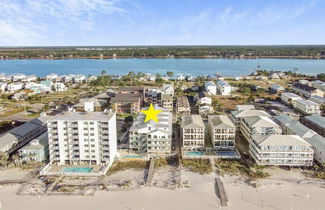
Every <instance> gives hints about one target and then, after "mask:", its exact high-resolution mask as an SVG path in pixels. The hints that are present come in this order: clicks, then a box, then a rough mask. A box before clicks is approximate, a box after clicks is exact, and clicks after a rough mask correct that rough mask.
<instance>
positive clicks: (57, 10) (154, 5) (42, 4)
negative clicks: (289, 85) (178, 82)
mask: <svg viewBox="0 0 325 210" xmlns="http://www.w3.org/2000/svg"><path fill="white" fill-rule="evenodd" d="M286 44H297V45H303V44H325V1H324V0H0V46H94V45H96V46H103V45H105V46H108V45H113V46H117V45H286Z"/></svg>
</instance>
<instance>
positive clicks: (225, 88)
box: [216, 80, 232, 96]
mask: <svg viewBox="0 0 325 210" xmlns="http://www.w3.org/2000/svg"><path fill="white" fill-rule="evenodd" d="M216 85H217V93H218V94H220V95H223V96H228V95H231V89H232V87H231V86H230V85H229V83H228V82H226V81H224V80H218V81H217V84H216Z"/></svg>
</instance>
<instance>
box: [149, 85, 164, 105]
mask: <svg viewBox="0 0 325 210" xmlns="http://www.w3.org/2000/svg"><path fill="white" fill-rule="evenodd" d="M146 96H147V97H146V98H147V102H148V103H149V104H151V103H152V104H157V105H158V106H161V90H159V89H156V88H149V89H148V90H147V91H146Z"/></svg>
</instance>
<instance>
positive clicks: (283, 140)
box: [249, 134, 314, 167]
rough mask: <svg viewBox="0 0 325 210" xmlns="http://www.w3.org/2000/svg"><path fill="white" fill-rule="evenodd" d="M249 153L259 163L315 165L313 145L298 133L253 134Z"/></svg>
mask: <svg viewBox="0 0 325 210" xmlns="http://www.w3.org/2000/svg"><path fill="white" fill-rule="evenodd" d="M249 153H250V155H251V157H253V159H254V160H255V162H256V163H257V164H258V165H273V166H291V167H292V166H312V165H313V155H314V151H313V148H312V145H311V144H309V143H308V142H306V141H305V140H304V139H302V138H301V137H299V136H298V135H279V134H272V135H253V136H252V140H251V142H250V143H249Z"/></svg>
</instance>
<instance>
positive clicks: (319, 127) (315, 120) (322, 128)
mask: <svg viewBox="0 0 325 210" xmlns="http://www.w3.org/2000/svg"><path fill="white" fill-rule="evenodd" d="M301 121H302V123H303V124H304V125H305V126H307V127H308V128H310V129H312V130H314V131H316V132H317V133H318V134H320V135H322V136H323V137H325V117H323V116H321V115H318V114H313V115H310V116H305V117H304V118H302V119H301ZM324 143H325V142H324Z"/></svg>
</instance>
